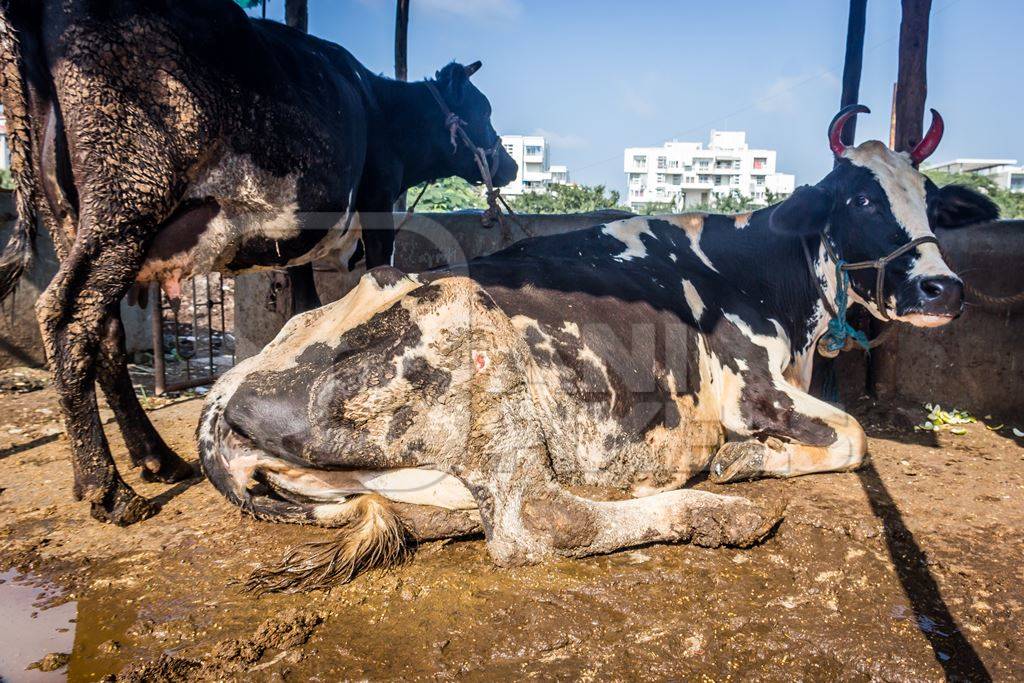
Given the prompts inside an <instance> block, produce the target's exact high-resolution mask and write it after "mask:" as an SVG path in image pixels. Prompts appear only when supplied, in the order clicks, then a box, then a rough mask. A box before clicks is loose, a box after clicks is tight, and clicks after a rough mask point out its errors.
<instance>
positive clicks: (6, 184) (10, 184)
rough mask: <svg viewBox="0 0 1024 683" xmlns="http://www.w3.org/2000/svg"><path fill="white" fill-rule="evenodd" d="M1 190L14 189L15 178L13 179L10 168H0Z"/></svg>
mask: <svg viewBox="0 0 1024 683" xmlns="http://www.w3.org/2000/svg"><path fill="white" fill-rule="evenodd" d="M0 189H3V190H13V189H14V178H12V177H11V169H9V168H0Z"/></svg>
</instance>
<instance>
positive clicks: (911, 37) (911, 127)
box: [895, 0, 932, 152]
mask: <svg viewBox="0 0 1024 683" xmlns="http://www.w3.org/2000/svg"><path fill="white" fill-rule="evenodd" d="M931 9H932V0H903V18H902V20H901V21H900V65H899V76H898V80H897V81H896V147H895V149H896V151H897V152H907V151H910V150H911V149H913V148H914V145H916V144H917V143H918V142H920V140H921V136H922V135H923V133H924V103H925V99H926V98H927V97H928V74H927V69H928V14H929V13H930V12H931Z"/></svg>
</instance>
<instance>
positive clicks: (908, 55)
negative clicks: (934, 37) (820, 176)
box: [869, 0, 932, 398]
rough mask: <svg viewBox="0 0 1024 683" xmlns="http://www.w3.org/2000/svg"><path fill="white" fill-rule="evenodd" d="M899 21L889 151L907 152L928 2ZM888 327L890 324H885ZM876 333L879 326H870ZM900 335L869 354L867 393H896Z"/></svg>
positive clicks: (914, 131)
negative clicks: (891, 139)
mask: <svg viewBox="0 0 1024 683" xmlns="http://www.w3.org/2000/svg"><path fill="white" fill-rule="evenodd" d="M902 3H903V16H902V18H901V20H900V52H899V55H900V57H899V59H900V61H899V75H898V77H897V81H896V94H895V97H894V100H895V104H894V105H893V117H894V119H895V123H894V131H895V132H894V133H893V134H892V137H893V143H894V144H893V149H895V150H896V151H898V152H904V151H909V150H911V149H913V148H914V146H915V145H916V144H917V143H918V142H919V141H920V140H921V135H922V134H923V132H924V103H925V99H926V98H927V96H928V74H927V68H928V15H929V13H930V12H931V8H932V0H902ZM888 324H890V325H891V324H892V323H888ZM872 327H873V328H874V331H875V332H876V333H877V332H878V331H879V330H880V329H881V325H879V324H877V323H876V324H873V325H872ZM899 343H900V335H899V333H897V334H894V335H892V337H891V338H890V339H889V341H887V342H886V343H885V344H884V345H883V346H880V347H879V348H878V350H877V351H875V353H872V354H871V360H870V363H871V365H870V379H869V383H870V386H871V390H872V391H873V392H874V393H875V395H876V396H878V397H879V398H886V397H891V396H892V395H893V394H894V393H895V391H896V385H897V382H898V379H899V368H898V367H897V364H896V361H895V359H896V355H897V353H898V352H899Z"/></svg>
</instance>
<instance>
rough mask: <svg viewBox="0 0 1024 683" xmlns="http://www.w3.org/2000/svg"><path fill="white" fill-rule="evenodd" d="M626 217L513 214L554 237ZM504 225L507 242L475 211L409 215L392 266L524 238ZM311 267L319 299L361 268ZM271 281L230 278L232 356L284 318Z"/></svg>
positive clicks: (354, 278)
mask: <svg viewBox="0 0 1024 683" xmlns="http://www.w3.org/2000/svg"><path fill="white" fill-rule="evenodd" d="M628 215H630V214H626V213H622V212H619V211H599V212H594V213H585V214H573V215H567V216H535V215H517V216H516V220H518V221H519V223H521V224H522V225H523V226H524V227H525V228H526V229H527V230H529V231H530V232H532V233H533V234H535V235H554V234H558V233H563V232H571V231H573V230H580V229H582V228H589V227H590V226H592V225H598V224H600V223H604V222H606V221H609V220H615V219H617V218H622V217H624V216H628ZM506 220H507V219H506ZM508 227H509V229H510V231H511V233H512V240H511V241H505V240H503V239H502V234H501V228H500V227H499V226H497V225H496V226H494V227H492V228H487V229H485V228H483V227H481V225H480V214H479V212H470V211H467V212H462V213H439V214H432V213H418V214H414V215H413V216H412V218H410V219H409V220H408V221H407V222H406V223H405V225H404V226H403V227H402V230H401V231H400V232H399V233H398V238H397V240H396V242H395V266H397V267H398V268H401V269H402V270H404V271H407V272H410V273H414V272H419V271H422V270H429V269H430V268H437V267H440V266H445V265H452V264H457V263H465V262H466V261H467V260H468V259H471V258H476V257H477V256H483V255H485V254H491V253H493V252H495V251H498V250H499V249H501V248H503V247H505V246H508V244H510V243H511V242H512V241H517V240H520V239H522V238H523V237H525V234H524V233H523V232H522V231H520V230H519V228H518V227H517V226H516V225H515V224H514V223H511V222H509V223H508ZM314 267H315V268H316V270H317V272H316V284H317V291H318V292H319V293H320V299H321V300H322V301H323V302H324V303H328V302H331V301H336V300H338V299H340V298H341V297H342V296H344V295H345V293H346V292H347V291H348V290H349V289H351V288H352V287H353V286H354V285H355V283H356V282H358V280H359V278H360V277H362V275H363V273H364V272H365V271H364V270H363V269H362V268H361V267H360V268H359V269H358V270H355V271H353V272H351V273H348V272H336V271H333V270H325V269H327V268H332V265H331V264H328V263H326V262H318V263H317V264H315V266H314ZM273 281H276V282H277V283H278V284H280V276H278V275H274V274H270V273H253V274H249V275H241V276H239V277H237V278H235V340H236V354H237V355H236V358H238V359H239V360H241V359H243V358H248V357H249V356H252V355H254V354H256V353H257V352H258V351H259V350H260V349H262V348H263V347H264V346H266V344H267V343H268V342H270V340H272V339H273V338H274V336H275V335H276V334H277V333H278V331H279V330H280V329H281V327H282V326H284V323H285V321H286V320H288V317H289V316H290V312H289V311H288V305H289V304H288V300H289V298H290V297H289V296H288V294H287V292H286V291H284V290H282V291H279V292H278V296H277V297H275V298H276V304H271V303H270V302H269V298H270V293H271V289H272V287H273V284H272V282H273Z"/></svg>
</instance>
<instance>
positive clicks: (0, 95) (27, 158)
mask: <svg viewBox="0 0 1024 683" xmlns="http://www.w3.org/2000/svg"><path fill="white" fill-rule="evenodd" d="M11 4H12V3H11V2H10V1H9V0H0V99H2V101H3V105H4V115H5V117H6V119H7V144H8V147H9V149H10V152H11V176H12V178H13V180H14V202H15V207H16V209H17V212H18V220H17V223H16V224H15V226H14V230H13V231H12V232H11V236H10V238H9V239H8V241H7V246H5V247H4V250H3V252H2V253H0V301H3V300H4V299H6V298H7V297H8V296H9V295H10V293H11V292H13V291H14V289H15V287H17V285H18V280H19V279H20V278H21V275H22V273H24V272H25V271H26V270H27V269H28V268H29V266H30V265H31V264H32V256H33V252H34V251H35V238H36V212H35V204H34V201H35V198H36V197H37V196H38V192H37V189H38V183H37V179H36V173H35V165H34V164H33V162H32V132H31V128H30V127H29V104H28V87H27V85H26V80H25V62H24V57H23V55H22V50H21V41H20V40H19V38H18V30H17V28H16V27H15V23H14V20H13V18H12V8H11Z"/></svg>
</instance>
